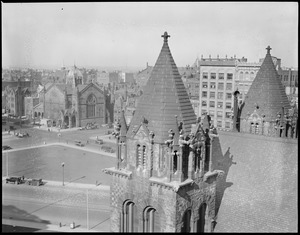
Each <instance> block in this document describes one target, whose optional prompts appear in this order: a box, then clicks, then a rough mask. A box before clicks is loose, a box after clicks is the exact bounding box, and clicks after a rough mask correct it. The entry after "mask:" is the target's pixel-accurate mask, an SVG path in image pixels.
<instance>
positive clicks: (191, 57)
mask: <svg viewBox="0 0 300 235" xmlns="http://www.w3.org/2000/svg"><path fill="white" fill-rule="evenodd" d="M1 6H2V14H1V15H2V21H1V22H2V67H3V68H4V67H10V66H13V67H27V68H28V67H57V68H60V67H61V66H62V65H65V66H72V65H74V63H75V64H76V66H78V67H93V66H98V67H101V66H104V67H105V66H109V67H126V68H127V67H128V68H130V67H134V68H142V69H143V68H146V64H147V63H148V64H149V65H152V66H153V65H154V64H155V62H156V60H157V58H158V55H159V53H160V50H161V48H162V45H163V38H162V37H161V35H162V34H163V33H164V32H165V31H167V32H168V34H169V35H170V36H171V37H170V38H169V39H168V43H169V47H170V50H171V53H172V56H173V58H174V60H175V63H176V65H177V66H178V67H183V66H186V65H192V64H193V63H194V62H195V60H196V58H197V57H199V58H201V55H203V57H204V58H208V57H209V55H211V57H213V58H216V57H217V55H219V57H220V58H225V56H226V55H227V56H228V57H233V56H234V55H236V57H237V58H241V57H243V56H244V57H246V58H247V59H248V62H258V61H259V58H264V57H265V55H266V49H265V48H266V47H267V46H268V45H270V46H271V48H272V50H271V55H272V56H275V57H277V58H280V59H281V64H282V65H283V66H286V67H298V21H299V18H298V2H90V3H79V2H74V3H70V2H68V3H2V2H1Z"/></svg>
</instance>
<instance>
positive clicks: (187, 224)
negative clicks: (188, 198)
mask: <svg viewBox="0 0 300 235" xmlns="http://www.w3.org/2000/svg"><path fill="white" fill-rule="evenodd" d="M182 222H183V224H182V227H181V232H182V233H189V232H190V231H191V210H187V211H186V212H185V213H184V215H183V218H182Z"/></svg>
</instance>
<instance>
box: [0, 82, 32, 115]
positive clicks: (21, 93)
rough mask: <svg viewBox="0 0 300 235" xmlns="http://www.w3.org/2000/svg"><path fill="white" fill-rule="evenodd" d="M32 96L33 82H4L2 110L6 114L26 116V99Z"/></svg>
mask: <svg viewBox="0 0 300 235" xmlns="http://www.w3.org/2000/svg"><path fill="white" fill-rule="evenodd" d="M31 94H32V82H30V81H21V80H20V79H18V81H17V82H15V81H9V82H4V81H2V99H3V100H2V109H4V110H5V112H7V113H9V114H12V115H15V116H24V115H25V109H24V99H25V97H29V96H31Z"/></svg>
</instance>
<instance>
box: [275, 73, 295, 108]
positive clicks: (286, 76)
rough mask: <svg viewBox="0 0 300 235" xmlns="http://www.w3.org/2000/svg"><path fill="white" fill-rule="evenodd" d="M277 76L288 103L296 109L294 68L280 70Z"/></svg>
mask: <svg viewBox="0 0 300 235" xmlns="http://www.w3.org/2000/svg"><path fill="white" fill-rule="evenodd" d="M278 74H279V77H280V79H281V82H282V84H283V87H284V88H285V93H286V94H287V97H288V99H289V101H290V102H291V104H296V106H297V107H298V70H296V69H294V68H282V69H280V70H278Z"/></svg>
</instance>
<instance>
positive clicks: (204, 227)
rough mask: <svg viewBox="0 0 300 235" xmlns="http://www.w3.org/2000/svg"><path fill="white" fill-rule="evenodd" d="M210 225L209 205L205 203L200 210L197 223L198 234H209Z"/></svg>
mask: <svg viewBox="0 0 300 235" xmlns="http://www.w3.org/2000/svg"><path fill="white" fill-rule="evenodd" d="M208 223H209V220H208V208H207V204H206V203H203V204H202V205H201V206H200V208H199V219H198V222H197V232H198V233H204V232H208V231H209V226H208Z"/></svg>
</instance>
